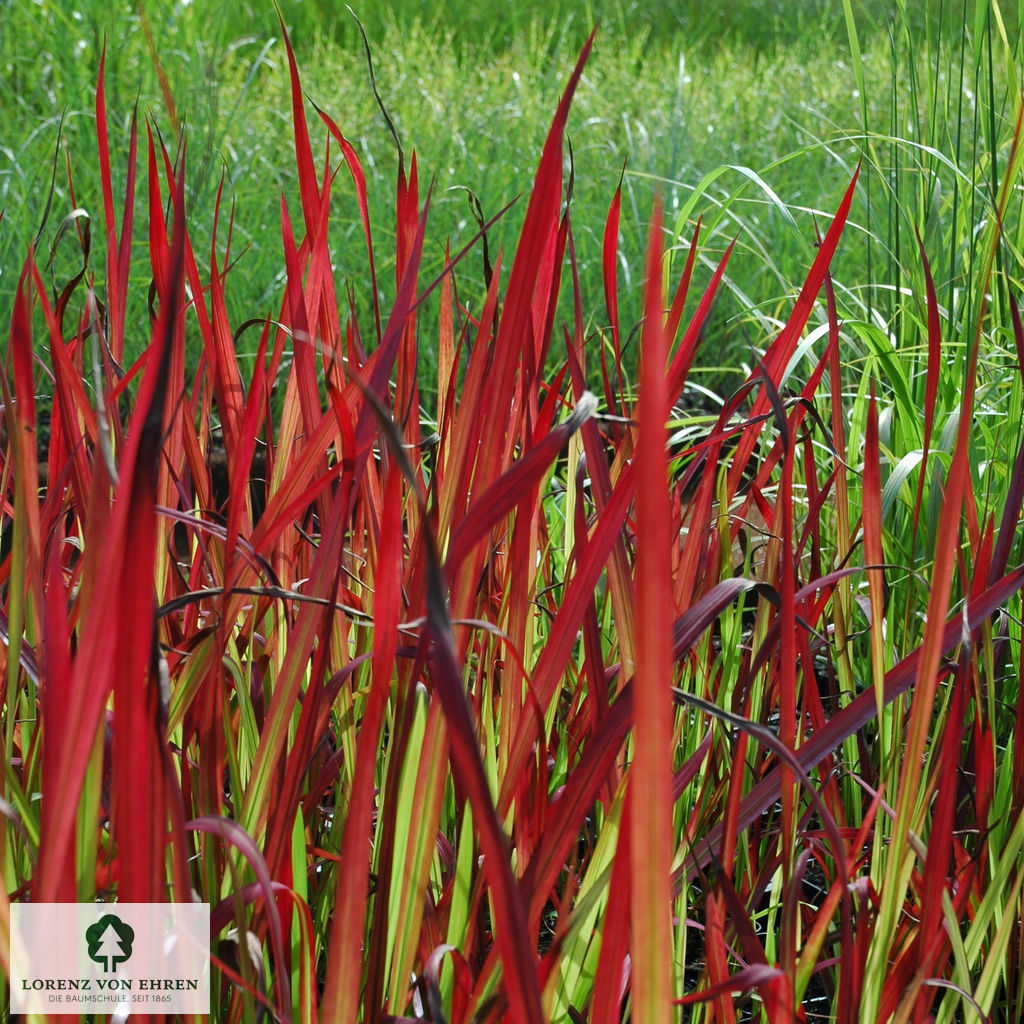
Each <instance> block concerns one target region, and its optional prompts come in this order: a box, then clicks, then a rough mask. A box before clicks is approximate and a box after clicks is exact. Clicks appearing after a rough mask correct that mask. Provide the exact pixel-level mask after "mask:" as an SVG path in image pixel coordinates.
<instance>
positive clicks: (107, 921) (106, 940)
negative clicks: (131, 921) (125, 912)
mask: <svg viewBox="0 0 1024 1024" xmlns="http://www.w3.org/2000/svg"><path fill="white" fill-rule="evenodd" d="M85 939H86V942H88V943H89V959H90V960H94V961H95V962H96V963H98V964H99V965H100V966H101V967H102V968H103V970H104V971H106V972H108V973H109V972H111V971H113V970H114V969H115V968H116V967H117V965H118V964H123V963H124V962H125V961H126V960H127V959H128V958H129V957H130V956H131V955H132V942H133V941H134V940H135V931H134V929H133V928H132V927H131V925H128V924H125V922H124V921H122V920H121V918H119V917H118V916H117V915H116V914H104V915H103V916H102V917H101V918H100V919H99V920H98V921H97V922H96V923H95V924H93V925H90V926H89V927H88V928H86V929H85Z"/></svg>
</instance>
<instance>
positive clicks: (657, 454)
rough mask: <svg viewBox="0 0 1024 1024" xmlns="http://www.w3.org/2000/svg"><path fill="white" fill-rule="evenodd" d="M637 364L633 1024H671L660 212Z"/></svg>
mask: <svg viewBox="0 0 1024 1024" xmlns="http://www.w3.org/2000/svg"><path fill="white" fill-rule="evenodd" d="M645 291H646V300H645V303H644V327H643V336H642V348H641V357H640V401H639V408H638V414H637V415H638V419H639V430H638V439H637V454H636V464H637V473H638V476H639V482H638V485H637V512H636V516H637V569H636V608H637V615H636V623H637V642H636V659H637V664H636V676H635V681H634V691H633V721H634V725H633V763H632V765H631V766H630V771H629V780H630V781H629V786H630V792H631V793H632V801H633V803H632V815H631V827H630V840H631V843H630V853H631V861H632V865H633V875H632V879H631V883H630V894H631V898H632V914H631V918H630V920H631V935H632V943H631V949H632V958H633V972H632V977H633V983H632V993H633V1019H634V1021H639V1022H644V1024H655V1022H663V1024H667V1022H668V1021H670V1020H671V998H672V959H671V950H672V929H671V921H670V917H669V914H670V907H671V899H670V886H669V873H670V870H671V865H672V852H673V836H672V797H671V786H672V777H671V765H672V750H671V743H672V730H673V722H674V714H673V707H672V697H671V693H670V690H669V686H668V683H669V680H670V679H671V678H672V657H671V650H670V635H671V633H670V631H671V625H672V587H671V580H670V578H669V571H670V569H669V566H670V558H669V551H670V529H671V523H670V519H669V515H670V503H669V498H668V458H667V446H668V431H667V428H666V422H667V420H668V411H669V395H668V388H667V383H666V379H665V369H666V362H667V354H668V353H667V345H666V342H665V333H664V324H663V321H662V316H663V314H662V310H663V308H664V299H663V296H662V289H661V207H660V204H659V205H656V206H655V210H654V215H653V217H652V218H651V228H650V241H649V243H648V250H647V273H646V289H645Z"/></svg>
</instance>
